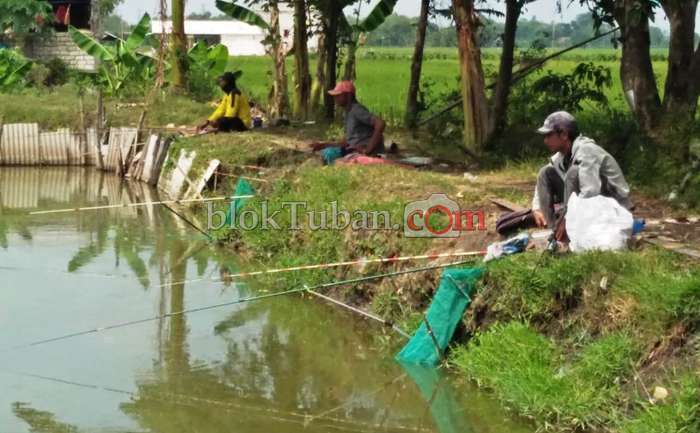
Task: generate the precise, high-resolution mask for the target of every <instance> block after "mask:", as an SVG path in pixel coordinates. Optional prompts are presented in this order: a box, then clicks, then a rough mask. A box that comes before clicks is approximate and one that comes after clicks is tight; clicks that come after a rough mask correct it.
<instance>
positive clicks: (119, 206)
mask: <svg viewBox="0 0 700 433" xmlns="http://www.w3.org/2000/svg"><path fill="white" fill-rule="evenodd" d="M252 197H255V196H254V195H238V196H233V197H209V198H189V199H182V200H163V201H149V202H143V203H124V204H109V205H104V206H89V207H77V208H67V209H56V210H42V211H36V212H29V213H28V215H46V214H52V213H65V212H84V211H88V210H100V209H114V208H125V207H136V206H149V205H168V204H183V203H196V202H202V201H217V200H234V199H239V198H252Z"/></svg>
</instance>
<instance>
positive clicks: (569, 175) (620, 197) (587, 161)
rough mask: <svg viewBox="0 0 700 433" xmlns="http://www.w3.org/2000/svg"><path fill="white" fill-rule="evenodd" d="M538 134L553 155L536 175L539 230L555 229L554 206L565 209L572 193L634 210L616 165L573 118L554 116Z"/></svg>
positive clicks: (561, 229) (560, 235)
mask: <svg viewBox="0 0 700 433" xmlns="http://www.w3.org/2000/svg"><path fill="white" fill-rule="evenodd" d="M537 132H538V133H539V134H541V135H543V136H544V142H545V144H546V145H547V147H548V148H549V150H550V151H551V152H552V153H554V156H552V158H551V160H550V162H549V164H547V165H546V166H544V167H542V169H541V170H540V172H539V174H538V175H537V186H536V187H535V196H534V198H533V200H532V215H533V217H534V219H535V223H536V224H537V226H538V227H543V226H547V227H549V228H555V212H554V205H555V204H562V205H563V206H564V208H566V205H567V204H568V202H569V198H570V197H571V194H573V193H576V194H578V195H579V197H582V198H589V197H595V196H597V195H604V196H606V197H612V198H614V199H615V200H617V202H618V203H619V204H620V205H621V206H622V207H624V208H625V209H627V210H629V211H630V212H631V211H633V210H634V205H633V204H632V201H631V200H630V198H629V192H630V189H629V186H627V182H626V181H625V176H624V175H623V174H622V170H620V166H619V165H618V164H617V161H615V158H613V157H612V156H611V155H610V154H609V153H608V152H606V151H605V150H604V149H603V148H601V147H600V146H598V145H597V144H595V142H594V141H593V140H591V139H590V138H588V137H585V136H583V135H579V129H578V123H577V122H576V119H574V116H572V115H571V114H569V113H567V112H565V111H558V112H556V113H552V114H550V115H549V117H547V119H546V120H545V122H544V125H543V126H542V127H541V128H540V129H538V130H537ZM564 227H565V224H562V223H560V224H559V226H558V227H556V228H557V234H556V237H557V240H561V239H562V238H564V237H565V233H566V232H565V229H564Z"/></svg>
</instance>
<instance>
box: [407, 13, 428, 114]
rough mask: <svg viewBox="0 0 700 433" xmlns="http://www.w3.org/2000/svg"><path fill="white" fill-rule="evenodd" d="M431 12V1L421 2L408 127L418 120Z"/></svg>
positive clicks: (412, 72)
mask: <svg viewBox="0 0 700 433" xmlns="http://www.w3.org/2000/svg"><path fill="white" fill-rule="evenodd" d="M429 12H430V0H421V4H420V15H419V18H418V27H417V28H416V46H415V48H414V49H413V58H412V59H411V81H410V83H409V85H408V97H407V98H406V115H405V116H406V117H405V121H406V126H408V127H414V126H415V124H416V119H417V118H418V108H419V107H418V91H419V90H420V73H421V69H422V66H423V47H425V33H426V31H427V29H428V13H429Z"/></svg>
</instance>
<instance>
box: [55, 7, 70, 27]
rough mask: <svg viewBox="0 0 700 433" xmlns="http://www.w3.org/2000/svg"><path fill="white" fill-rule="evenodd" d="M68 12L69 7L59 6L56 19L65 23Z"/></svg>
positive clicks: (60, 22)
mask: <svg viewBox="0 0 700 433" xmlns="http://www.w3.org/2000/svg"><path fill="white" fill-rule="evenodd" d="M67 13H68V8H67V7H65V6H59V7H58V9H57V10H56V21H58V22H59V24H65V23H66V14H67Z"/></svg>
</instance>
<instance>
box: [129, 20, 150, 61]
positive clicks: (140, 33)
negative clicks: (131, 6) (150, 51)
mask: <svg viewBox="0 0 700 433" xmlns="http://www.w3.org/2000/svg"><path fill="white" fill-rule="evenodd" d="M150 27H151V17H150V16H149V15H148V14H147V13H146V14H143V17H141V21H139V23H138V24H137V25H136V27H134V30H132V31H131V34H130V35H129V37H128V38H127V40H126V42H125V43H124V48H125V49H126V51H128V52H130V53H133V52H134V51H136V50H138V48H139V47H140V46H141V44H142V43H143V41H145V40H146V37H147V36H148V30H149V29H150Z"/></svg>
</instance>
